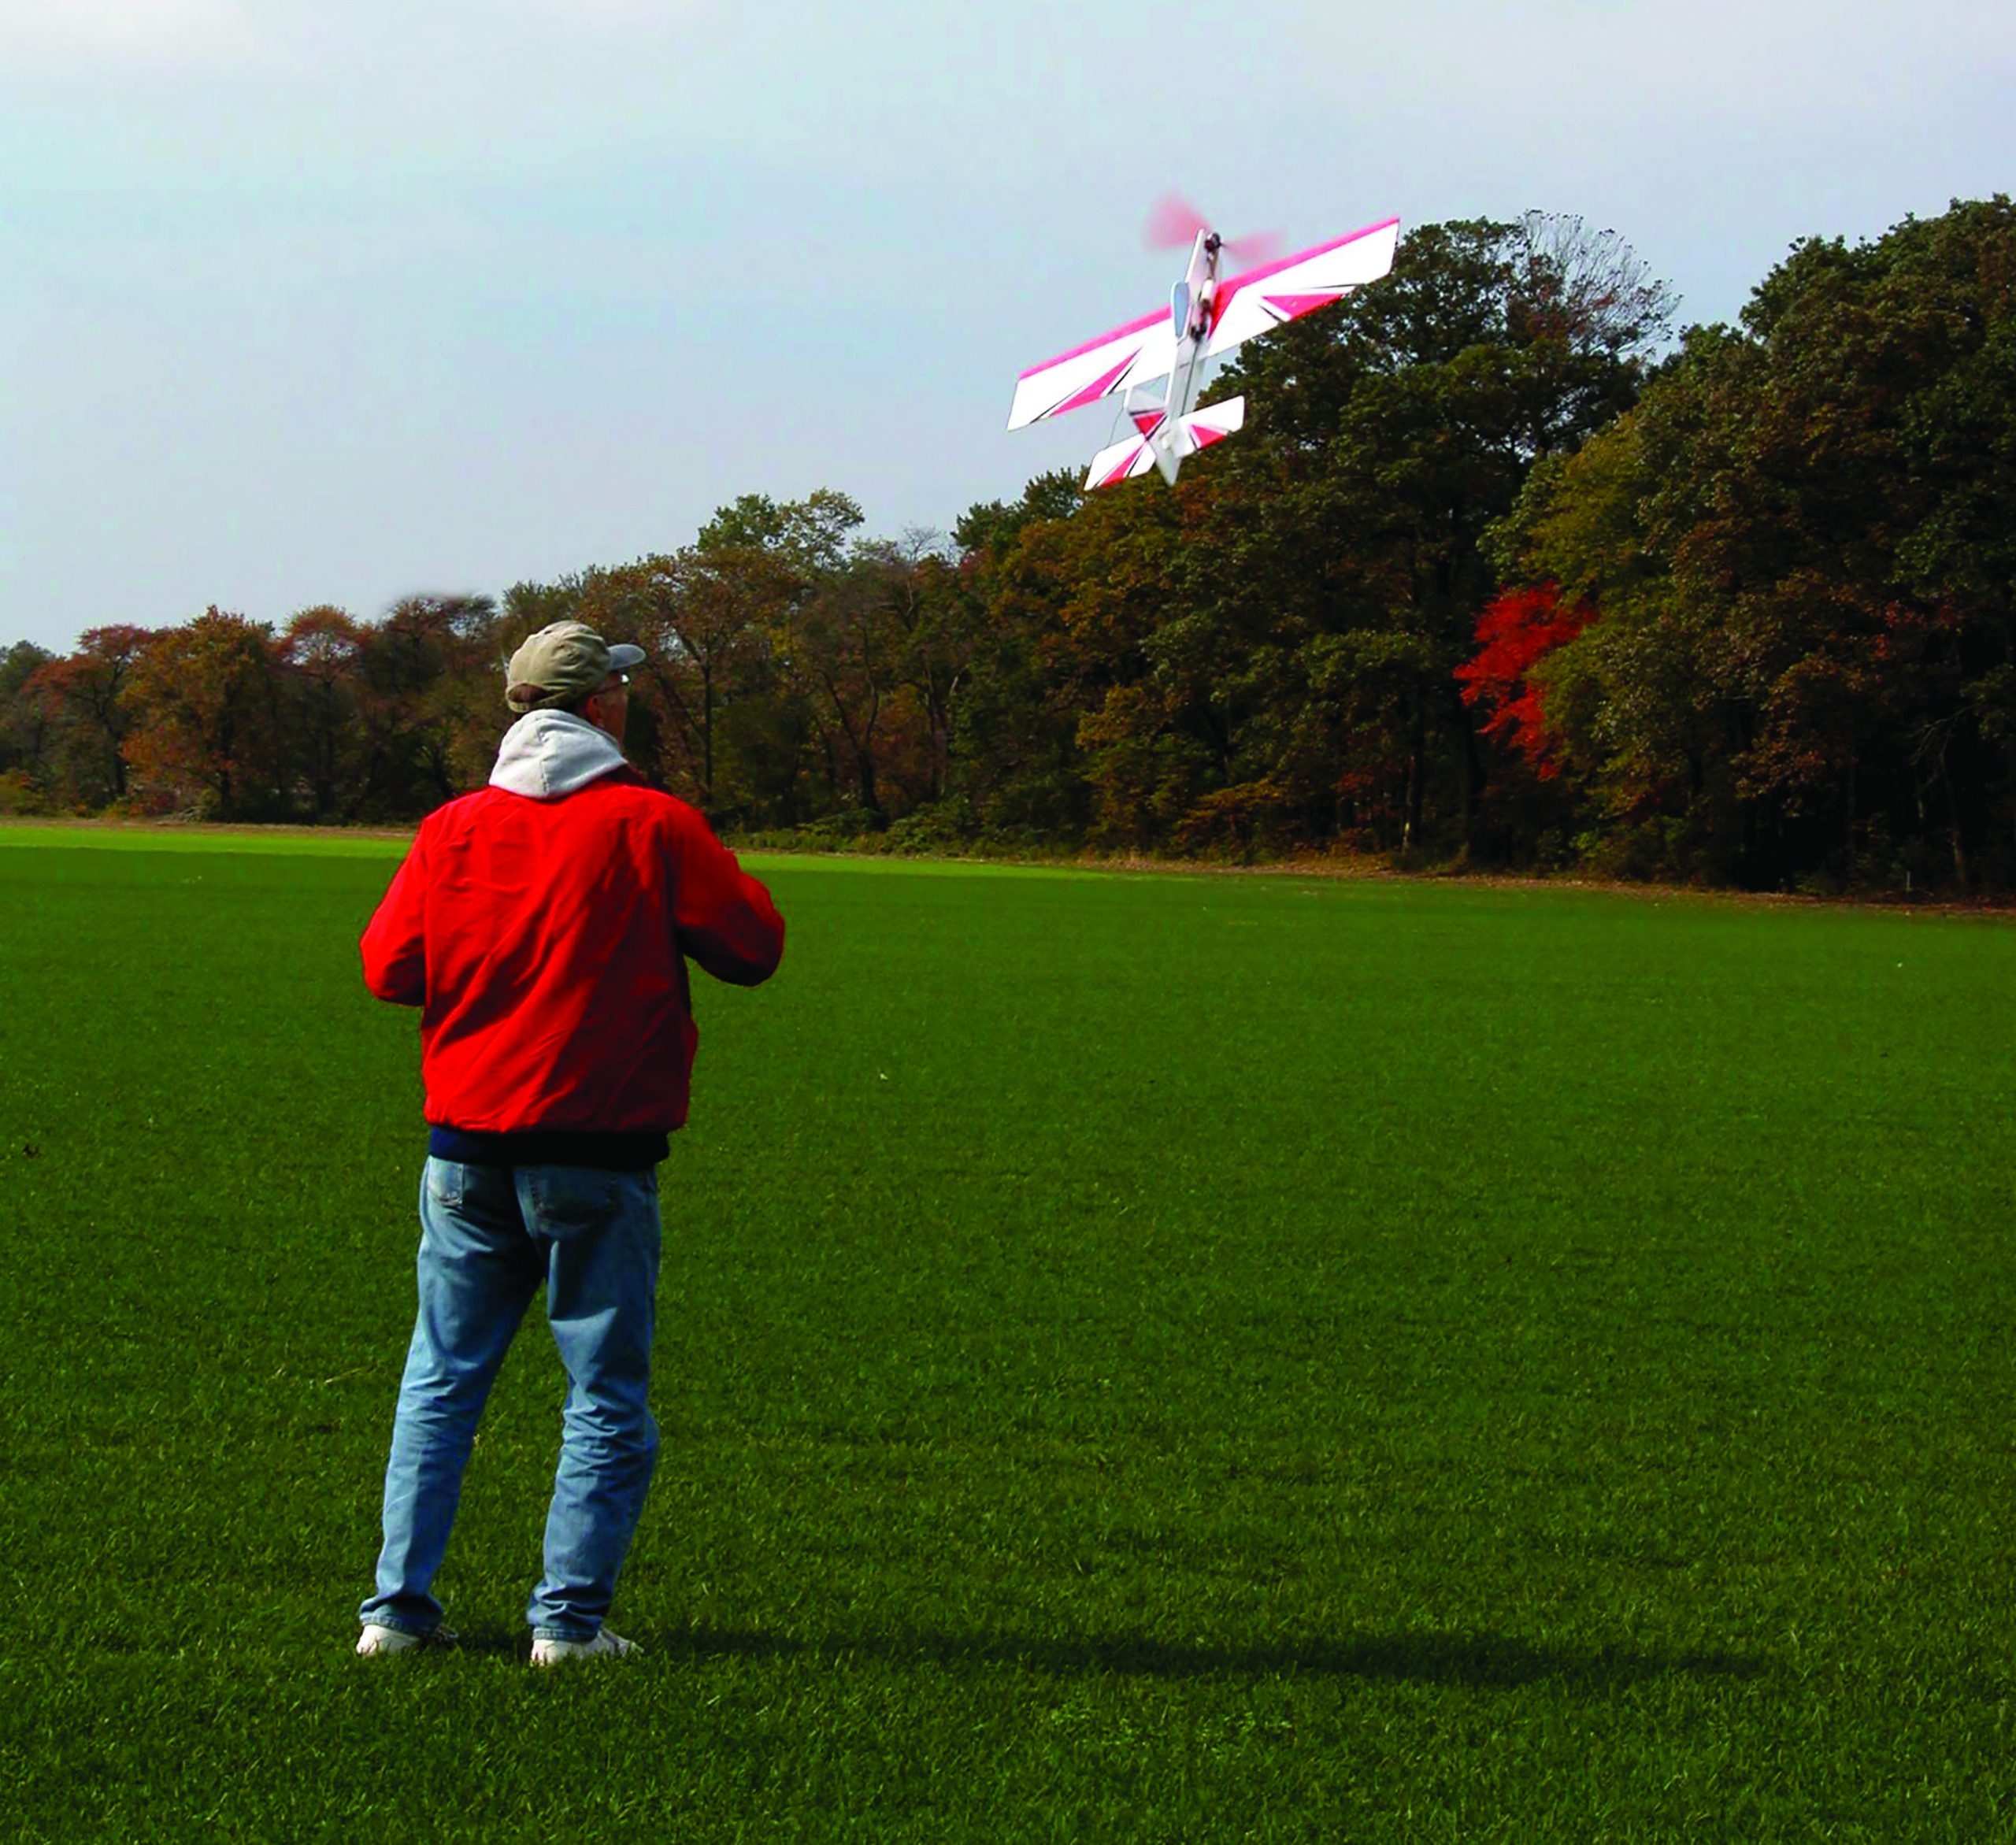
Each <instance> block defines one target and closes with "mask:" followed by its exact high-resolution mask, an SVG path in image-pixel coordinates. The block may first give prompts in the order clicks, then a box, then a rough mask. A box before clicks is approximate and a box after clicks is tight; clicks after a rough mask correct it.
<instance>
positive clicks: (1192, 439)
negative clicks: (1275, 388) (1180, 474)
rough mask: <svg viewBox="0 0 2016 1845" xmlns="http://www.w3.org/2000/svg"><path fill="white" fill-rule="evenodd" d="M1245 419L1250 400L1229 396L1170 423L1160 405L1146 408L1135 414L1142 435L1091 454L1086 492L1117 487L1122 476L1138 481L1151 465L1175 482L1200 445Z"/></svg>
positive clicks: (1215, 439)
mask: <svg viewBox="0 0 2016 1845" xmlns="http://www.w3.org/2000/svg"><path fill="white" fill-rule="evenodd" d="M1245 421H1246V399H1245V398H1243V397H1234V398H1227V399H1226V400H1225V402H1223V403H1221V404H1211V405H1208V406H1206V408H1204V409H1201V410H1192V411H1191V413H1190V414H1189V415H1188V416H1187V417H1177V420H1175V422H1174V423H1173V424H1172V423H1170V422H1169V420H1168V419H1167V418H1166V417H1164V415H1163V414H1162V412H1161V411H1160V410H1142V411H1140V412H1137V413H1136V415H1135V417H1134V427H1135V428H1136V431H1137V432H1138V433H1137V434H1136V435H1130V436H1128V438H1127V439H1126V440H1125V441H1124V442H1116V443H1114V445H1113V446H1111V447H1110V448H1102V449H1101V450H1099V453H1098V454H1095V456H1093V457H1092V465H1091V467H1090V468H1089V469H1088V470H1087V471H1086V474H1085V491H1086V492H1088V493H1089V492H1091V490H1092V489H1093V488H1094V487H1114V486H1117V485H1118V484H1119V483H1120V482H1121V481H1123V480H1137V479H1138V478H1139V477H1140V476H1142V475H1143V474H1145V473H1147V471H1148V470H1149V469H1151V468H1157V469H1161V471H1162V478H1163V479H1164V480H1166V481H1168V482H1169V484H1170V485H1171V486H1174V485H1175V483H1176V474H1177V469H1179V468H1180V467H1181V466H1182V465H1183V464H1184V462H1185V461H1188V460H1189V458H1191V456H1192V455H1194V454H1196V453H1197V451H1198V450H1199V449H1206V448H1209V447H1210V446H1211V444H1212V443H1214V442H1222V441H1224V440H1225V438H1226V437H1227V436H1228V435H1231V434H1232V433H1233V432H1234V431H1236V430H1237V429H1239V428H1241V427H1242V426H1243V424H1244V423H1245Z"/></svg>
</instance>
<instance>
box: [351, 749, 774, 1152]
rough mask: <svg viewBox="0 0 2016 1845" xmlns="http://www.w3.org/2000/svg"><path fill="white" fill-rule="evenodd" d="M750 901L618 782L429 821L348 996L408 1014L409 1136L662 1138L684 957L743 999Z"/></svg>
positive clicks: (471, 807) (752, 926) (721, 855)
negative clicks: (417, 1101) (414, 1050)
mask: <svg viewBox="0 0 2016 1845" xmlns="http://www.w3.org/2000/svg"><path fill="white" fill-rule="evenodd" d="M361 947H362V949H363V954H364V984H365V985H366V986H367V987H369V988H370V989H371V991H372V992H373V993H375V994H376V995H377V996H378V997H379V998H380V999H387V1000H391V1002H394V1003H395V1004H396V1005H400V1006H420V1007H421V1008H422V1009H423V1010H422V1011H421V1021H420V1043H421V1075H422V1076H423V1077H424V1080H425V1082H426V1086H427V1118H428V1121H430V1122H432V1123H433V1124H435V1125H436V1126H437V1127H450V1128H464V1129H466V1130H469V1131H472V1132H478V1133H514V1132H524V1131H527V1130H529V1129H533V1128H545V1129H561V1128H564V1129H571V1130H574V1131H576V1132H590V1133H623V1132H632V1133H635V1132H647V1131H655V1132H665V1131H669V1130H670V1129H672V1128H676V1127H679V1126H680V1124H682V1123H684V1121H685V1119H686V1104H687V1083H688V1079H689V1077H690V1076H691V1071H692V1067H693V1047H694V1045H695V1043H696V1042H697V1040H698V1036H699V1034H698V1033H697V1032H695V1029H694V1025H693V1017H692V1009H691V1002H690V999H689V998H688V995H687V981H686V957H687V956H691V958H693V959H694V960H695V961H698V962H699V964H700V965H701V966H702V968H704V969H706V971H707V972H708V973H710V974H712V975H713V976H715V977H716V978H717V980H732V981H733V982H734V983H735V984H736V985H737V986H743V987H753V986H754V985H755V984H757V983H758V981H761V980H767V979H768V978H769V976H770V974H771V973H772V972H773V970H774V969H776V965H777V962H778V960H779V958H780V957H781V956H782V954H783V953H784V921H783V919H782V918H781V917H780V916H779V915H778V914H777V913H776V908H775V907H774V906H773V905H772V903H771V902H770V897H769V892H768V891H765V889H764V888H763V887H762V885H761V884H758V883H757V881H756V880H754V878H752V877H750V876H748V875H747V873H746V872H744V871H743V869H742V868H741V867H740V866H739V865H737V864H736V860H735V854H733V853H732V852H730V851H729V850H728V848H727V847H724V846H723V845H722V844H721V842H720V841H719V840H718V839H716V838H715V837H714V835H713V832H712V830H711V829H710V828H709V827H708V825H707V823H706V821H705V820H703V819H702V817H700V815H699V813H696V812H695V810H693V809H692V808H691V807H689V806H687V805H686V803H685V802H683V801H678V800H675V799H674V798H673V797H672V796H671V795H661V794H659V793H658V792H657V791H655V790H654V789H651V788H648V787H645V786H644V785H643V782H642V781H641V780H639V777H638V776H637V774H636V772H635V771H634V770H632V769H628V768H618V769H615V770H614V771H613V772H611V773H610V774H607V775H606V776H602V778H601V779H599V780H595V781H591V782H590V783H589V784H587V786H586V787H582V788H580V789H579V790H577V791H576V792H574V793H572V794H568V795H561V796H560V797H559V798H554V799H545V800H541V799H535V798H532V797H531V796H529V795H522V794H513V793H510V792H508V791H506V790H505V789H503V788H500V787H487V788H484V789H482V790H480V791H478V792H477V793H476V794H473V795H464V796H463V797H462V798H461V799H460V800H458V801H451V802H449V803H448V804H447V806H445V807H443V808H439V809H438V810H436V811H435V812H434V813H431V814H429V815H428V817H427V819H426V820H425V821H424V822H423V823H422V824H421V829H420V835H419V837H418V838H417V839H415V840H414V841H413V850H411V851H410V853H409V854H407V855H406V863H405V864H403V865H401V866H400V867H399V871H398V876H396V877H395V878H394V879H393V880H392V886H391V889H390V890H388V891H387V892H386V893H385V896H384V901H383V902H380V905H379V906H378V909H377V912H376V914H375V915H373V916H372V919H371V921H370V924H369V927H368V928H366V929H365V932H364V939H363V942H362V944H361Z"/></svg>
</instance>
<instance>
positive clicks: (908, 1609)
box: [0, 831, 2016, 1842]
mask: <svg viewBox="0 0 2016 1845" xmlns="http://www.w3.org/2000/svg"><path fill="white" fill-rule="evenodd" d="M91 836H92V835H61V836H58V835H51V834H50V833H49V832H25V831H24V832H12V833H9V832H0V1055H4V1058H5V1065H4V1068H5V1078H4V1086H0V1376H3V1377H4V1384H5V1389H4V1395H0V1556H4V1558H5V1568H6V1574H7V1578H8V1582H9V1606H8V1607H7V1610H6V1617H5V1622H4V1626H0V1838H18V1839H50V1840H67V1839H87V1838H90V1839H97V1838H104V1839H116V1838H117V1839H124V1838H130V1839H172V1838H177V1837H183V1836H188V1837H197V1836H201V1837H205V1838H215V1839H246V1840H254V1839H256V1840H295V1839H364V1838H371V1839H437V1838H449V1839H460V1838H469V1839H477V1838H482V1839H512V1838H517V1837H521V1836H522V1837H526V1838H553V1839H656V1838H665V1839H752V1840H755V1839H828V1838H860V1839H876V1840H884V1839H889V1840H899V1839H916V1840H943V1839H964V1838H974V1839H1054V1840H1059V1841H1078V1840H1091V1839H1130V1840H1131V1839H1167V1840H1172V1841H1195V1840H1206V1839H1248V1838H1252V1839H1447V1840H1464V1841H1476V1840H1492V1839H1505V1840H1513V1839H1518V1840H1527V1839H1591V1840H1593V1839H1618V1840H1622V1839H1682V1838H1707V1839H1723V1838H1726V1839H1744V1840H1765V1839H1906V1840H1914V1841H1915V1840H1953V1841H1969V1842H1973V1841H1984V1840H1994V1839H2012V1838H2016V1706H2012V1702H2011V1700H2012V1695H2013V1694H2016V1597H2013V1596H2012V1588H2016V1569H2013V1568H2012V1562H2011V1547H2012V1539H2011V1532H2012V1528H2016V1435H2012V1428H2016V1424H2012V1412H2013V1411H2016V1338H2013V1337H2012V1328H2013V1327H2016V1261H2013V1260H2012V1254H2013V1253H2016V1252H2012V1247H2011V1246H2012V1236H2011V1232H2012V1227H2013V1220H2016V1198H2013V1197H2012V1192H2013V1191H2016V1183H2013V1182H2016V1133H2013V1132H2012V1104H2016V1030H2012V1021H2016V1006H2012V1002H2016V928H2011V927H2010V925H2009V924H2006V923H1996V922H1990V921H1951V920H1941V919H1938V918H1930V917H1914V916H1911V915H1908V914H1900V913H1892V914H1876V913H1853V912H1840V911H1826V910H1812V909H1796V910H1793V909H1773V908H1765V907H1758V906H1744V905H1740V904H1734V903H1722V902H1708V901H1702V900H1694V899H1685V898H1672V899H1667V900H1665V901H1655V900H1653V899H1651V898H1632V897H1621V896H1606V895H1594V894H1588V893H1573V892H1562V893H1553V892H1545V891H1491V890H1484V889H1477V888H1473V887H1464V886H1461V885H1419V884H1323V883H1317V882H1314V881H1309V880H1296V879H1293V878H1278V879H1272V878H1231V877H1225V878H1215V877H1213V878H1205V877H1195V876H1169V877H1158V876H1128V877H1117V876H1074V875H1066V874H1043V873H1040V872H978V871H973V870H969V869H960V868H944V867H940V868H935V869H934V870H932V872H915V871H910V870H906V869H900V868H899V869H888V868H885V867H883V866H880V865H877V866H862V865H855V864H852V863H847V862H816V861H773V862H768V863H759V864H758V865H757V866H756V869H758V870H759V871H761V872H762V874H763V875H765V876H766V877H768V878H769V880H770V881H771V883H772V886H773V890H774V891H775V892H776V896H777V898H778V902H779V905H780V907H781V908H782V909H783V910H784V912H785V913H786V915H787V917H788V918H789V919H790V923H791V944H790V948H789V951H788V954H787V958H786V961H785V965H784V969H783V970H782V972H781V973H780V974H779V975H778V976H777V978H776V980H774V981H773V983H772V984H771V985H770V986H769V987H765V988H764V989H762V990H760V991H755V992H753V993H743V992H739V991H729V990H728V989H725V988H721V987H713V986H711V985H709V986H706V987H705V989H704V990H703V991H701V992H700V993H699V995H698V1002H699V1013H700V1019H701V1025H702V1035H703V1036H702V1047H701V1053H700V1062H699V1069H698V1072H697V1075H696V1084H695V1095H696V1100H695V1112H694V1120H693V1124H692V1126H691V1128H690V1129H689V1130H688V1131H687V1132H686V1133H685V1134H684V1135H683V1136H680V1137H679V1138H678V1139H676V1141H675V1143H674V1149H673V1158H672V1159H671V1161H669V1164H668V1165H666V1167H665V1169H664V1174H663V1177H664V1195H665V1210H666V1220H667V1233H668V1234H667V1269H666V1277H665V1296H664V1298H665V1313H664V1317H663V1326H662V1330H661V1351H660V1354H659V1365H660V1371H659V1380H660V1381H659V1384H658V1406H659V1413H660V1417H661V1421H662V1422H663V1424H664V1425H665V1450H664V1454H663V1456H662V1458H661V1465H660V1470H659V1475H658V1485H657V1487H656V1489H655V1491H654V1497H653V1499H652V1502H651V1505H650V1509H649V1510H647V1513H646V1515H645V1521H644V1525H643V1530H642V1532H641V1534H640V1536H639V1540H638V1544H637V1547H636V1551H635V1552H634V1553H633V1556H632V1563H631V1566H630V1569H629V1571H628V1574H627V1575H626V1576H625V1578H624V1584H623V1585H622V1588H621V1590H620V1591H619V1595H618V1602H617V1616H616V1619H615V1622H614V1625H616V1626H617V1628H620V1629H621V1631H623V1632H626V1633H629V1634H632V1635H634V1636H636V1638H638V1639H640V1640H641V1641H643V1643H645V1645H646V1646H647V1647H649V1649H650V1653H649V1656H648V1657H647V1658H644V1659H643V1660H641V1661H638V1662H633V1663H632V1664H630V1665H623V1666H620V1667H616V1668H598V1669H584V1670H580V1671H579V1672H577V1673H573V1674H572V1675H568V1674H557V1675H540V1676H535V1675H534V1674H533V1673H532V1672H531V1671H530V1670H529V1669H528V1667H527V1666H526V1665H525V1664H524V1652H525V1636H524V1632H523V1630H522V1628H521V1626H520V1625H519V1619H520V1611H521V1608H522V1606H523V1603H524V1596H525V1593H526V1591H527V1589H528V1587H529V1584H530V1582H531V1580H532V1577H533V1576H535V1574H536V1573H537V1562H538V1547H539V1530H540V1527H541V1524H542V1521H543V1513H544V1506H545V1499H546V1494H547V1486H548V1482H549V1480H550V1472H551V1467H552V1462H553V1456H554V1449H555V1444H556V1441H557V1435H558V1398H559V1384H558V1373H557V1367H556V1365H555V1363H554V1359H553V1357H552V1354H551V1350H550V1343H549V1342H548V1341H547V1339H546V1338H545V1336H544V1335H543V1332H541V1331H539V1329H538V1328H536V1327H535V1326H528V1336H526V1337H525V1338H524V1339H521V1342H520V1344H519V1347H518V1349H517V1350H516V1351H515V1352H514V1354H513V1358H512V1360H511V1362H510V1365H509V1366H508V1367H507V1369H506V1374H505V1376H504V1379H503V1380H502V1383H501V1384H500V1386H499V1387H498V1395H497V1396H496V1397H495V1399H494V1400H493V1402H492V1406H491V1413H490V1417H489V1419H488V1421H487V1425H486V1431H485V1433H484V1436H483V1437H482V1438H481V1440H480V1444H479V1447H478V1449H477V1452H476V1458H475V1460H474V1462H473V1465H472V1470H471V1475H470V1480H469V1491H468V1494H467V1496H466V1498H465V1503H464V1509H463V1513H462V1517H461V1523H460V1525H459V1526H458V1530H457V1533H456V1540H455V1544H454V1548H453V1550H451V1553H450V1560H449V1564H448V1567H447V1571H446V1572H445V1573H444V1577H443V1582H442V1584H441V1585H440V1586H441V1588H442V1591H443V1595H444V1599H445V1600H446V1601H447V1604H448V1608H449V1618H450V1621H451V1622H452V1623H453V1624H454V1625H456V1626H457V1627H458V1628H460V1629H461V1631H462V1632H463V1633H464V1635H465V1637H467V1638H468V1639H469V1641H470V1642H471V1643H470V1644H469V1646H468V1647H465V1650H463V1651H462V1652H461V1653H460V1654H456V1655H453V1656H445V1657H441V1658H423V1659H412V1660H401V1661H394V1662H371V1663H365V1662H358V1661H357V1660H355V1659H354V1658H352V1657H351V1655H350V1643H351V1640H352V1638H353V1636H354V1626H353V1621H354V1609H355V1606H356V1603H357V1602H358V1599H359V1598H360V1597H361V1595H362V1594H363V1593H364V1592H365V1589H366V1588H367V1587H368V1581H369V1571H370V1566H371V1562H372V1557H373V1554H374V1553H375V1549H376V1504H377V1492H378V1487H379V1483H380V1476H381V1473H382V1469H383V1466H384V1448H385V1443H386V1439H387V1434H388V1432H389V1427H390V1419H391V1409H392V1399H393V1392H394V1389H395V1384H396V1380H397V1376H398V1368H399V1364H400V1361H401V1358H402V1353H403V1349H404V1345H405V1341H406V1335H407V1332H408V1330H409V1327H410V1310H411V1306H410V1302H411V1273H410V1264H411V1251H412V1246H413V1239H414V1236H415V1229H414V1224H413V1191H414V1187H415V1184H416V1180H417V1173H418V1168H419V1164H420V1161H421V1157H422V1153H423V1147H424V1143H423V1141H422V1139H421V1132H420V1127H419V1119H418V1111H419V1090H418V1082H417V1072H416V1064H417V1058H416V1050H415V1045H414V1041H413V1017H412V1015H411V1014H410V1013H398V1012H396V1011H394V1010H391V1009H389V1008H384V1007H380V1006H376V1005H374V1004H373V1003H372V1002H370V1001H369V999H368V998H366V997H365V994H364V993H363V991H362V989H361V986H360V984H359V983H358V977H357V972H356V958H355V948H354V943H355V938H356V935H357V934H358V930H359V928H361V925H362V923H363V921H364V920H365V917H366V916H367V915H368V913H369V910H370V908H371V906H372V903H373V902H375V900H376V897H377V895H379V893H380V891H382V889H383V887H384V884H385V882H386V881H387V878H388V877H389V876H390V874H391V869H392V867H393V864H394V862H395V858H396V855H397V853H398V846H397V844H396V843H382V842H376V843H374V842H345V845H346V846H347V854H318V853H317V852H315V851H314V850H312V847H313V842H312V841H310V842H308V843H306V844H302V843H298V842H296V843H294V844H293V845H291V847H290V848H289V850H286V851H283V852H277V853H261V852H255V851H249V850H238V849H234V850H228V851H227V850H146V849H121V850H83V849H79V847H77V846H76V845H75V844H73V843H71V841H72V839H73V838H76V837H91ZM143 845H144V842H143Z"/></svg>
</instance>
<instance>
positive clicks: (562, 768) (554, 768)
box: [490, 711, 624, 801]
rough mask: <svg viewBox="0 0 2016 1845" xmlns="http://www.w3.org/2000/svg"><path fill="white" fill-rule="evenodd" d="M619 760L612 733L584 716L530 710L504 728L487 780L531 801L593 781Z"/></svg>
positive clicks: (617, 766)
mask: <svg viewBox="0 0 2016 1845" xmlns="http://www.w3.org/2000/svg"><path fill="white" fill-rule="evenodd" d="M623 761H624V758H623V752H622V751H621V750H620V749H618V748H617V744H616V739H615V738H613V736H611V735H610V734H609V732H607V731H606V730H598V729H596V728H595V726H594V725H593V724H591V723H589V722H588V721H587V719H586V718H585V717H576V716H575V715H574V713H573V712H571V711H533V712H529V713H527V714H526V715H525V716H524V717H521V718H520V719H519V720H518V721H517V723H516V724H513V725H512V726H511V728H510V729H509V730H507V731H506V732H505V733H504V741H503V742H502V743H500V744H499V745H498V750H497V766H496V767H495V769H492V770H491V772H490V785H491V787H493V788H502V789H504V790H505V791H507V792H508V793H510V794H513V795H531V796H532V798H533V799H534V800H535V801H554V800H558V798H560V797H561V795H571V794H573V792H574V791H575V790H576V788H584V787H587V785H588V784H589V783H590V782H592V781H599V780H601V779H602V777H603V776H606V774H608V773H609V772H610V770H611V769H621V767H622V766H623Z"/></svg>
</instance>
